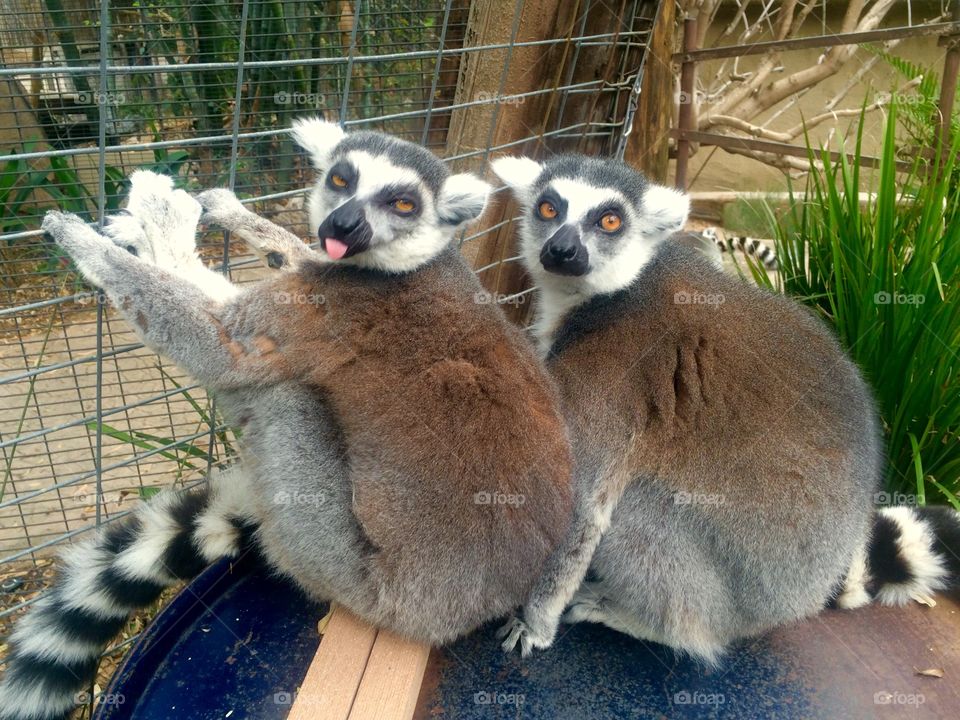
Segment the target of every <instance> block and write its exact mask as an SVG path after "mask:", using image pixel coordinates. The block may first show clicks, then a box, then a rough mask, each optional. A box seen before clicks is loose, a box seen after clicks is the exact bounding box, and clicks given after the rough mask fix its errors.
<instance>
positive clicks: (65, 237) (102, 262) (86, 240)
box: [41, 210, 112, 287]
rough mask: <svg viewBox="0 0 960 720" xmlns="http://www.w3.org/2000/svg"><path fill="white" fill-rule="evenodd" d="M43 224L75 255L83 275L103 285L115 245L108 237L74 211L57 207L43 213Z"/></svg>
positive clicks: (68, 251)
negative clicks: (63, 210)
mask: <svg viewBox="0 0 960 720" xmlns="http://www.w3.org/2000/svg"><path fill="white" fill-rule="evenodd" d="M41 228H42V229H43V231H44V232H45V233H46V234H47V235H49V236H50V237H51V238H52V239H53V241H54V242H55V243H57V245H59V246H60V247H61V248H63V250H64V252H66V253H67V254H68V255H69V256H70V257H71V258H72V259H73V261H74V263H75V264H76V266H77V269H78V270H79V271H80V274H81V275H83V276H84V277H85V278H86V279H87V280H88V281H89V282H91V283H93V284H94V285H97V286H99V287H103V284H104V278H105V276H106V271H107V270H108V269H109V259H108V256H109V252H108V251H109V250H111V249H112V245H111V243H110V241H109V240H107V238H105V237H103V236H102V235H100V234H99V233H98V232H97V231H96V230H94V229H93V228H91V227H88V226H87V224H86V223H85V222H84V221H83V220H82V219H80V218H79V217H77V216H76V215H74V214H73V213H63V212H59V211H57V210H50V211H49V212H48V213H47V214H46V215H45V216H44V218H43V224H42V225H41Z"/></svg>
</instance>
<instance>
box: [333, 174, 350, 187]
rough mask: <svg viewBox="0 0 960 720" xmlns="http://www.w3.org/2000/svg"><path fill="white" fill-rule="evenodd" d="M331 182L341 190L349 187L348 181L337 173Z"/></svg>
mask: <svg viewBox="0 0 960 720" xmlns="http://www.w3.org/2000/svg"><path fill="white" fill-rule="evenodd" d="M330 182H332V183H333V184H334V185H336V186H337V187H339V188H345V187H346V186H347V179H346V178H345V177H343V175H337V174H336V173H334V174H333V175H331V176H330Z"/></svg>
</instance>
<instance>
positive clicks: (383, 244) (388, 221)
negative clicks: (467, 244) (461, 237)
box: [307, 150, 453, 272]
mask: <svg viewBox="0 0 960 720" xmlns="http://www.w3.org/2000/svg"><path fill="white" fill-rule="evenodd" d="M345 159H346V160H347V162H349V163H350V164H351V165H353V167H354V168H355V169H356V171H357V176H358V180H357V187H356V189H355V192H354V193H353V194H352V195H347V194H346V193H343V194H335V193H333V192H332V191H331V190H329V188H327V187H326V175H327V172H329V168H328V169H327V171H325V172H324V173H323V175H322V176H320V177H318V178H317V183H316V185H315V186H314V189H313V191H312V192H311V194H310V198H309V199H308V201H307V210H308V214H309V218H310V234H311V235H313V236H316V234H317V231H318V230H319V228H320V225H321V223H322V222H323V220H324V218H326V217H327V216H328V215H329V214H330V213H332V212H333V211H334V210H336V209H337V208H338V207H340V206H341V205H343V204H344V203H346V202H347V201H348V200H350V199H351V198H356V199H357V200H358V201H360V202H361V203H365V202H367V201H369V200H371V199H372V198H374V197H376V195H377V193H379V192H380V191H381V190H383V189H384V188H385V187H389V186H394V185H408V186H414V187H416V189H417V191H418V193H419V194H420V208H419V214H418V215H417V217H415V218H412V219H402V218H395V217H391V216H390V215H389V213H390V211H389V210H388V209H386V208H383V209H382V210H378V211H370V209H369V208H368V211H367V213H366V215H367V221H368V222H369V223H370V224H371V226H372V227H373V231H374V238H375V241H374V244H373V245H372V246H371V247H370V249H369V250H366V251H365V252H362V253H359V254H357V255H353V256H352V257H349V258H345V259H344V260H340V261H339V262H346V263H350V264H353V265H359V266H361V267H369V268H376V269H379V270H385V271H390V272H407V271H410V270H414V269H416V268H417V267H419V266H421V265H423V264H424V263H426V262H428V261H429V260H431V259H433V258H434V257H436V256H437V255H438V254H439V253H440V252H442V251H443V249H444V248H445V247H446V246H447V245H448V244H449V242H450V239H451V238H452V236H453V228H452V227H449V226H447V227H443V226H442V224H441V223H440V222H439V220H438V218H437V211H436V206H435V203H436V201H435V198H434V197H433V193H432V192H431V191H430V188H429V187H427V185H426V184H425V183H424V182H423V180H422V178H421V177H420V176H419V175H418V174H417V173H416V172H415V171H414V170H412V169H411V168H406V167H401V166H399V165H395V164H394V163H392V162H390V160H389V159H388V158H386V157H383V156H376V155H371V154H370V153H368V152H365V151H363V150H353V151H351V152H349V153H347V155H346V158H345ZM331 200H335V202H331ZM407 222H409V223H415V224H416V226H417V230H416V232H414V233H410V234H404V235H403V236H401V237H400V239H395V238H396V229H397V226H398V225H399V224H401V223H407Z"/></svg>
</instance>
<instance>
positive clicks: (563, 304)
mask: <svg viewBox="0 0 960 720" xmlns="http://www.w3.org/2000/svg"><path fill="white" fill-rule="evenodd" d="M548 187H549V189H550V190H552V191H553V192H554V193H556V194H557V195H559V196H560V197H561V198H563V199H564V200H565V201H566V202H567V211H566V215H565V216H564V219H563V224H567V225H572V226H574V227H576V228H577V229H578V230H579V231H580V232H581V242H582V243H583V244H584V246H585V247H586V248H587V252H588V253H589V254H590V270H589V272H588V273H587V274H586V275H582V276H579V277H571V276H565V275H557V274H555V273H550V272H547V271H546V270H545V269H544V268H543V265H542V264H541V263H540V250H541V248H542V247H543V243H544V242H546V241H547V239H548V237H549V236H542V235H541V234H540V233H543V227H538V223H537V222H536V221H527V222H525V227H524V242H523V253H522V254H523V258H524V263H525V264H526V266H527V269H528V270H529V271H530V273H531V275H533V276H534V278H535V279H536V281H537V284H538V285H539V286H540V290H541V297H540V302H539V304H538V312H537V319H536V321H535V323H534V326H533V332H534V335H535V336H536V337H537V340H538V343H539V346H540V350H541V352H543V353H546V351H547V350H549V348H550V345H551V344H552V343H553V336H554V333H555V332H556V330H557V328H558V327H559V325H560V322H561V321H562V319H563V318H564V316H566V315H567V313H569V312H570V311H571V310H572V309H573V308H575V307H577V306H578V305H580V304H582V303H584V302H586V301H587V300H589V299H590V298H591V297H593V296H594V295H599V294H604V293H611V292H615V291H617V290H620V289H621V288H624V287H626V286H627V285H629V284H630V283H631V282H632V281H633V279H634V278H635V277H636V276H637V275H638V274H639V272H640V270H641V269H642V268H643V266H644V265H646V264H647V262H649V260H650V258H651V257H652V255H653V252H654V250H655V248H656V244H657V243H656V242H651V241H649V240H648V239H647V238H646V237H645V236H644V235H643V233H642V232H641V229H642V222H641V221H640V219H639V218H638V217H637V216H636V215H635V213H634V212H633V210H632V207H631V203H630V202H629V201H628V200H627V198H626V197H625V196H624V195H623V193H621V192H620V191H619V190H617V189H616V188H601V187H597V186H595V185H591V184H589V183H586V182H583V181H581V180H575V179H572V178H559V179H557V180H554V181H552V182H551V183H550V184H549V186H548ZM538 197H539V196H538ZM538 197H536V198H533V200H534V202H536V200H537V199H538ZM610 205H616V206H618V207H619V208H622V209H623V212H624V217H623V220H624V223H625V224H626V227H625V228H624V230H623V232H622V233H620V234H617V235H611V236H610V237H606V236H604V235H603V234H602V233H601V231H600V230H598V229H589V228H585V227H584V220H585V218H586V217H587V215H588V214H589V213H592V212H595V211H597V210H602V209H604V208H605V207H607V206H610ZM558 227H559V225H552V226H550V230H549V232H550V233H551V234H552V233H553V232H555V231H556V229H557V228H558ZM601 245H603V246H604V247H603V248H601Z"/></svg>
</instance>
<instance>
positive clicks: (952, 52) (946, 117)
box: [934, 3, 960, 171]
mask: <svg viewBox="0 0 960 720" xmlns="http://www.w3.org/2000/svg"><path fill="white" fill-rule="evenodd" d="M953 20H955V21H960V3H958V4H956V5H954V6H953ZM938 44H939V45H946V47H947V54H946V56H945V57H944V59H943V82H942V83H941V85H940V101H939V103H938V105H937V107H938V109H939V111H940V118H939V121H938V125H937V134H936V136H935V138H936V142H935V143H934V146H936V144H937V143H939V145H940V167H941V171H942V168H943V166H944V165H945V164H946V161H947V155H948V153H949V152H950V150H951V148H952V144H953V138H952V137H951V136H950V121H951V119H952V118H953V102H954V98H955V97H956V95H957V77H958V76H960V34H957V33H953V34H951V35H945V36H944V37H942V38H940V41H939V43H938Z"/></svg>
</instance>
